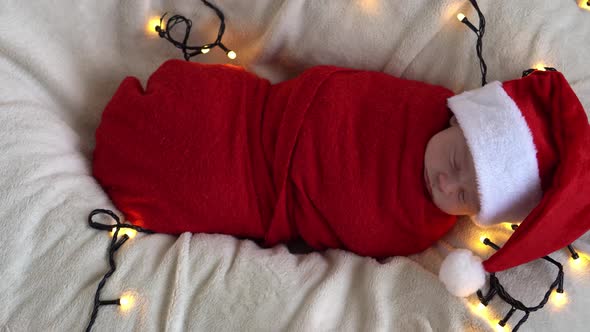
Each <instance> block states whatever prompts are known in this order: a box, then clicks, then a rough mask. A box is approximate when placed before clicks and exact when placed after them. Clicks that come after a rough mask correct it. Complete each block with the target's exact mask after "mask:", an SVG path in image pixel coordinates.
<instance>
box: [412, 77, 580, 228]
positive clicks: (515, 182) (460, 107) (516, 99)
mask: <svg viewBox="0 0 590 332" xmlns="http://www.w3.org/2000/svg"><path fill="white" fill-rule="evenodd" d="M557 81H559V83H561V82H564V86H565V85H566V84H567V81H565V79H564V78H563V76H562V75H561V74H549V73H534V74H533V75H531V76H529V77H526V78H524V79H520V80H514V81H510V82H506V83H499V82H492V83H489V84H487V85H486V86H484V87H482V88H479V89H476V90H472V91H467V92H464V93H461V94H459V95H456V96H454V97H452V98H449V99H448V101H447V105H448V107H449V109H450V111H451V112H452V113H453V117H452V118H451V120H450V124H449V127H448V128H446V129H444V130H442V131H441V132H439V133H437V134H436V135H434V136H433V137H432V138H431V139H430V141H429V142H428V144H427V146H426V150H425V153H424V177H425V181H424V182H425V183H426V187H427V188H428V191H429V192H430V193H431V197H432V200H433V202H434V204H435V205H436V206H437V207H438V208H439V209H441V210H442V211H444V212H446V213H448V214H451V215H468V216H471V217H472V220H473V221H474V222H476V223H477V224H479V225H481V226H490V225H494V224H498V223H501V222H520V221H522V220H524V218H526V217H527V215H528V214H529V213H530V212H531V211H532V210H533V209H534V208H535V206H537V204H539V202H540V201H541V199H542V198H543V192H544V190H543V189H544V188H547V187H549V186H551V185H552V182H553V180H552V178H553V176H554V173H555V170H556V168H557V167H558V165H559V162H560V159H559V155H558V153H557V150H556V148H557V146H558V142H559V141H558V140H557V139H556V137H558V138H559V137H561V136H559V135H561V134H560V131H559V130H560V128H561V127H559V126H558V125H556V124H555V121H556V119H558V118H556V115H559V114H561V113H563V112H564V111H563V109H562V106H561V105H559V106H556V104H555V100H560V99H556V98H557V97H556V95H555V93H554V92H551V91H553V90H554V89H555V88H554V87H552V85H551V84H554V83H555V82H557ZM540 87H543V89H541V88H540ZM547 91H549V92H551V93H548V92H547ZM568 91H569V90H568ZM561 97H562V98H565V97H563V96H561ZM543 98H544V99H543ZM565 99H566V100H570V99H575V95H574V96H573V98H569V99H568V98H565ZM540 100H543V102H541V101H540ZM576 100H577V99H576ZM578 105H579V102H578ZM575 106H576V105H575ZM577 107H578V108H579V109H577V108H575V107H574V109H573V110H572V111H571V112H572V113H573V114H578V113H579V114H582V115H585V114H584V110H583V108H581V106H577ZM584 125H587V123H584V121H582V126H584ZM554 135H557V136H554ZM564 137H565V136H564Z"/></svg>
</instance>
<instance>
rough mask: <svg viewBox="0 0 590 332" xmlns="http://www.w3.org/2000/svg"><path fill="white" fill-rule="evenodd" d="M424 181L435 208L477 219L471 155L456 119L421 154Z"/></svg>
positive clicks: (477, 209)
mask: <svg viewBox="0 0 590 332" xmlns="http://www.w3.org/2000/svg"><path fill="white" fill-rule="evenodd" d="M424 181H425V183H426V188H427V189H428V192H429V193H430V196H431V197H432V200H433V201H434V204H435V205H436V206H437V207H438V208H439V209H441V210H442V211H444V212H446V213H448V214H451V215H469V216H472V215H476V214H477V213H478V212H479V207H480V205H479V196H478V193H477V182H476V177H475V167H474V165H473V158H472V156H471V152H470V151H469V148H468V146H467V142H466V141H465V136H463V131H462V130H461V128H460V127H459V125H458V123H457V120H456V119H455V117H453V118H452V119H451V126H450V127H449V128H447V129H445V130H443V131H441V132H439V133H438V134H436V135H434V136H433V137H432V138H431V139H430V141H429V142H428V145H427V146H426V152H425V154H424Z"/></svg>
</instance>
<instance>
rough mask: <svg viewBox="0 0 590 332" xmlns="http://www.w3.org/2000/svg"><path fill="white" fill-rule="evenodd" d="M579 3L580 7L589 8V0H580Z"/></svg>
mask: <svg viewBox="0 0 590 332" xmlns="http://www.w3.org/2000/svg"><path fill="white" fill-rule="evenodd" d="M579 5H580V8H582V9H586V10H590V1H588V0H580V2H579Z"/></svg>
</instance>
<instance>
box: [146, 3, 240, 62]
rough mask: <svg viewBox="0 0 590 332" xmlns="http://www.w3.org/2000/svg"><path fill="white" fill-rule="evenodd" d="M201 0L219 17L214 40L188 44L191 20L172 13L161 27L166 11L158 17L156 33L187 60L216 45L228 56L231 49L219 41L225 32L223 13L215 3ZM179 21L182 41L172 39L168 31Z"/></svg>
mask: <svg viewBox="0 0 590 332" xmlns="http://www.w3.org/2000/svg"><path fill="white" fill-rule="evenodd" d="M201 2H202V3H203V4H204V5H205V6H207V7H209V8H211V9H212V10H213V11H214V12H215V14H217V17H218V18H219V30H218V31H217V38H216V39H215V41H214V42H212V43H208V44H204V45H197V46H190V45H188V39H189V36H190V33H191V28H192V26H193V22H192V21H191V20H190V19H188V18H186V17H184V16H182V15H174V16H172V17H170V18H169V19H168V21H166V25H165V27H163V26H162V22H163V20H164V18H165V17H166V15H168V13H164V15H162V17H160V25H158V26H156V27H155V30H156V32H158V35H159V36H160V38H164V39H166V40H167V41H169V42H170V43H171V44H172V45H174V47H176V48H178V49H180V50H181V51H182V54H183V55H184V59H185V60H187V61H188V60H190V58H192V57H194V56H197V55H200V54H204V53H207V52H208V51H209V50H211V49H213V48H215V47H216V46H218V47H219V48H221V49H222V50H223V51H224V52H225V53H226V54H227V55H228V56H229V54H230V52H232V51H231V50H230V49H228V48H227V47H226V46H225V45H224V44H223V43H222V42H221V39H222V38H223V34H224V33H225V15H224V14H223V12H222V11H221V10H220V9H219V8H218V7H216V6H215V5H213V4H212V3H210V2H209V1H207V0H201ZM181 23H184V25H185V31H184V37H183V38H182V41H178V40H176V39H174V38H173V37H172V36H171V35H170V33H171V31H173V30H174V27H176V26H177V25H178V24H181ZM204 50H206V51H204Z"/></svg>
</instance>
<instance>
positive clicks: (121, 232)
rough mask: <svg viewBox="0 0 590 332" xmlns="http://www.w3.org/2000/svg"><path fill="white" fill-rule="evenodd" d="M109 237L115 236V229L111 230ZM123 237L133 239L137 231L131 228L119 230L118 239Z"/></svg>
mask: <svg viewBox="0 0 590 332" xmlns="http://www.w3.org/2000/svg"><path fill="white" fill-rule="evenodd" d="M110 234H111V237H113V236H115V229H114V228H113V229H112V230H111V233H110ZM123 235H127V236H129V238H130V239H133V238H134V237H135V235H137V231H136V230H134V229H131V228H121V229H119V235H118V237H119V238H120V237H121V236H123Z"/></svg>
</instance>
